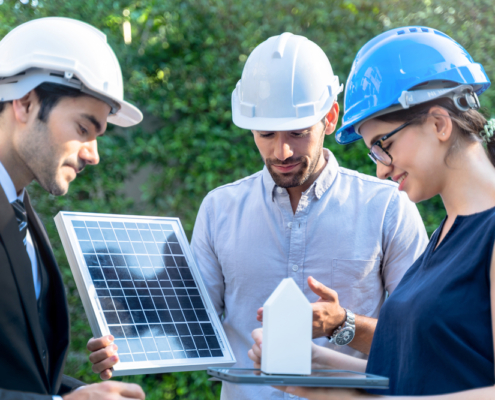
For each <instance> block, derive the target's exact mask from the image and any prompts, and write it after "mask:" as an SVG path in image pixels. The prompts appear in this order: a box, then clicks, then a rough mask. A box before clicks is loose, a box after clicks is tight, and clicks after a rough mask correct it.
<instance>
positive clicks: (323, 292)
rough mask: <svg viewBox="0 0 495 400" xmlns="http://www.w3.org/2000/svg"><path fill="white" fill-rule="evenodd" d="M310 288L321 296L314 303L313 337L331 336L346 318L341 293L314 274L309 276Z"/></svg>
mask: <svg viewBox="0 0 495 400" xmlns="http://www.w3.org/2000/svg"><path fill="white" fill-rule="evenodd" d="M308 286H309V288H310V289H311V290H312V291H313V292H314V293H315V294H317V295H318V296H320V298H319V299H318V300H317V301H316V302H315V303H312V304H311V306H312V307H313V338H318V337H322V336H331V335H332V333H333V331H334V330H335V329H336V328H337V327H339V326H341V325H342V324H343V323H344V322H345V320H346V317H347V315H346V312H345V309H344V308H343V307H342V306H341V305H340V303H339V295H338V294H337V292H336V291H335V290H332V289H330V288H328V287H326V286H325V285H323V284H322V283H321V282H318V281H317V280H316V279H314V278H313V277H312V276H310V277H308Z"/></svg>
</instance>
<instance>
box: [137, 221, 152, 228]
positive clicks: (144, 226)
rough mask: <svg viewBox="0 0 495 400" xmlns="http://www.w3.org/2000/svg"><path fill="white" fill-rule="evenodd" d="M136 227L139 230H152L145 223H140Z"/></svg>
mask: <svg viewBox="0 0 495 400" xmlns="http://www.w3.org/2000/svg"><path fill="white" fill-rule="evenodd" d="M136 225H137V227H138V228H139V229H150V227H149V225H148V224H147V223H144V222H138V223H137V224H136Z"/></svg>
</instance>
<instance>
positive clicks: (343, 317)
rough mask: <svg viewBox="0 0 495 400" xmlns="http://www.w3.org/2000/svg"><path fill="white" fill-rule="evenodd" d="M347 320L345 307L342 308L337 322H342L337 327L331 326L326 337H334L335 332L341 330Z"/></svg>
mask: <svg viewBox="0 0 495 400" xmlns="http://www.w3.org/2000/svg"><path fill="white" fill-rule="evenodd" d="M346 320H347V313H346V311H345V308H344V307H342V306H341V307H340V312H339V316H338V319H337V321H340V322H339V323H337V325H332V326H330V328H329V329H327V332H326V336H327V337H328V338H330V337H332V335H333V334H334V332H335V330H336V329H338V328H340V327H341V326H343V325H344V324H345V321H346Z"/></svg>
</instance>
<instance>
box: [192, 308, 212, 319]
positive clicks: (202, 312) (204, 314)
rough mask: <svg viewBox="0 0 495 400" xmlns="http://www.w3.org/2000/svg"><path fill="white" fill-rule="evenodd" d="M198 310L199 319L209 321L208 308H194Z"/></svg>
mask: <svg viewBox="0 0 495 400" xmlns="http://www.w3.org/2000/svg"><path fill="white" fill-rule="evenodd" d="M194 311H196V316H197V317H198V321H209V320H210V319H209V318H208V314H207V312H206V310H194Z"/></svg>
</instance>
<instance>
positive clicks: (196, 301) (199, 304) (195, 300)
mask: <svg viewBox="0 0 495 400" xmlns="http://www.w3.org/2000/svg"><path fill="white" fill-rule="evenodd" d="M190 299H191V303H192V305H193V307H192V308H205V305H204V304H203V300H201V297H199V296H191V297H190Z"/></svg>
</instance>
